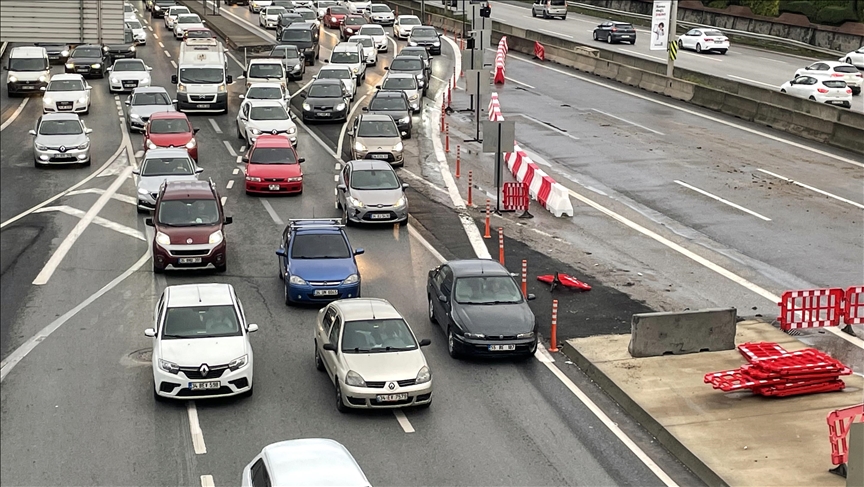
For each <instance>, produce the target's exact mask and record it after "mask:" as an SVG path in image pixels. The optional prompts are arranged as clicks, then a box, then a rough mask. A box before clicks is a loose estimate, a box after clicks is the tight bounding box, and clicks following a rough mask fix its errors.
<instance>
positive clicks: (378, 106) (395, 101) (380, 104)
mask: <svg viewBox="0 0 864 487" xmlns="http://www.w3.org/2000/svg"><path fill="white" fill-rule="evenodd" d="M369 109H370V110H372V111H376V110H408V104H407V103H405V99H404V98H402V97H395V96H380V97H375V98H374V99H373V100H372V101H371V102H370V103H369Z"/></svg>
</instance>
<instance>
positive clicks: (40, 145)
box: [34, 143, 48, 150]
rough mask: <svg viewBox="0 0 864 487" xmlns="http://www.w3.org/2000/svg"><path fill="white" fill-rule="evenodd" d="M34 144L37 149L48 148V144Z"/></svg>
mask: <svg viewBox="0 0 864 487" xmlns="http://www.w3.org/2000/svg"><path fill="white" fill-rule="evenodd" d="M34 146H35V147H36V150H48V146H45V145H42V144H39V143H35V144H34Z"/></svg>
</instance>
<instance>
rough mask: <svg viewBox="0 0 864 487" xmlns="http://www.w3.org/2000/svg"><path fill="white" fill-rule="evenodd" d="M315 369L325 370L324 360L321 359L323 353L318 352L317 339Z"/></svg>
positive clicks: (316, 342)
mask: <svg viewBox="0 0 864 487" xmlns="http://www.w3.org/2000/svg"><path fill="white" fill-rule="evenodd" d="M315 370H324V362H323V361H322V360H321V354H320V353H319V352H318V341H317V340H315Z"/></svg>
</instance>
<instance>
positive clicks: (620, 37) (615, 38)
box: [594, 20, 636, 44]
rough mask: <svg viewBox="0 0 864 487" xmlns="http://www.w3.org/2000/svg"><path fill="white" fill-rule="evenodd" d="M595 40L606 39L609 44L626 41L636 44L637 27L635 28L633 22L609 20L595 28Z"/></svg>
mask: <svg viewBox="0 0 864 487" xmlns="http://www.w3.org/2000/svg"><path fill="white" fill-rule="evenodd" d="M594 40H595V41H606V42H607V43H609V44H612V43H613V42H624V41H626V42H629V43H630V44H636V29H634V28H633V24H630V23H628V22H615V21H612V20H609V21H607V22H603V23H602V24H600V25H598V26H597V27H596V28H595V29H594Z"/></svg>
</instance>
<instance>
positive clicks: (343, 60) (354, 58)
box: [327, 42, 366, 85]
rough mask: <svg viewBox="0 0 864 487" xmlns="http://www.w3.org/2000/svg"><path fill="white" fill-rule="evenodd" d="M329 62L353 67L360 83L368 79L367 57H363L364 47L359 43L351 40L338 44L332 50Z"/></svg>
mask: <svg viewBox="0 0 864 487" xmlns="http://www.w3.org/2000/svg"><path fill="white" fill-rule="evenodd" d="M327 62H328V63H329V64H332V65H337V64H339V65H343V66H348V67H349V68H351V71H352V72H353V73H354V76H355V77H356V78H357V84H358V85H359V84H360V82H361V81H363V80H365V79H366V58H365V57H363V48H362V47H361V46H360V45H359V44H354V43H350V42H340V43H339V44H336V47H334V48H333V51H331V52H330V59H328V60H327Z"/></svg>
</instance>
